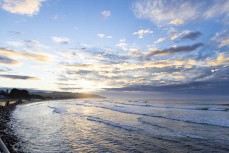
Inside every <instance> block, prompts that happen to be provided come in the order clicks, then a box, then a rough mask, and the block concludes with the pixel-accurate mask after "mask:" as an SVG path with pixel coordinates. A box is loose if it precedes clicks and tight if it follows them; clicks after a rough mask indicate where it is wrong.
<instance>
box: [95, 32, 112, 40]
mask: <svg viewBox="0 0 229 153" xmlns="http://www.w3.org/2000/svg"><path fill="white" fill-rule="evenodd" d="M97 36H98V37H99V38H107V39H111V38H112V36H110V35H106V34H103V33H99V34H97Z"/></svg>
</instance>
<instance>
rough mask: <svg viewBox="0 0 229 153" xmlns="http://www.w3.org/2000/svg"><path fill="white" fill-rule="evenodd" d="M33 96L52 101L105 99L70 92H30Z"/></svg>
mask: <svg viewBox="0 0 229 153" xmlns="http://www.w3.org/2000/svg"><path fill="white" fill-rule="evenodd" d="M31 94H33V95H39V96H42V97H44V98H51V99H52V98H53V99H70V98H105V97H102V96H99V95H94V94H86V93H72V92H58V91H55V92H31Z"/></svg>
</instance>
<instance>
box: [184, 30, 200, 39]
mask: <svg viewBox="0 0 229 153" xmlns="http://www.w3.org/2000/svg"><path fill="white" fill-rule="evenodd" d="M201 34H202V33H201V32H199V31H197V32H188V33H184V34H183V35H182V36H181V39H190V40H195V39H196V38H198V37H199V36H200V35H201Z"/></svg>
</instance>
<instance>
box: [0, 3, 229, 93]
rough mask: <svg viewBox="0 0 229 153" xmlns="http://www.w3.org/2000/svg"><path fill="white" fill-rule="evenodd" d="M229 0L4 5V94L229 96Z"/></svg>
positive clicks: (0, 49)
mask: <svg viewBox="0 0 229 153" xmlns="http://www.w3.org/2000/svg"><path fill="white" fill-rule="evenodd" d="M228 27H229V0H132V1H131V0H129V1H127V0H109V1H108V0H77V1H73V0H0V36H1V37H0V87H2V88H3V87H6V88H13V87H17V88H27V89H35V90H48V91H69V92H90V93H110V94H112V93H115V94H118V93H120V94H126V93H131V94H136V93H147V94H149V95H155V94H158V95H161V94H171V95H173V94H174V95H176V94H187V95H229V90H228V89H229V67H228V66H229V53H228V51H229V28H228Z"/></svg>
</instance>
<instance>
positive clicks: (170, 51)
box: [145, 43, 204, 58]
mask: <svg viewBox="0 0 229 153" xmlns="http://www.w3.org/2000/svg"><path fill="white" fill-rule="evenodd" d="M203 45H204V44H203V43H196V44H193V45H190V46H178V47H171V48H168V49H162V50H160V49H156V50H155V49H154V50H153V51H151V52H150V53H147V54H146V55H145V58H151V57H152V56H154V55H170V54H175V53H181V52H191V51H194V50H195V49H197V48H199V47H201V46H203Z"/></svg>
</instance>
